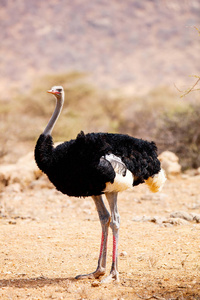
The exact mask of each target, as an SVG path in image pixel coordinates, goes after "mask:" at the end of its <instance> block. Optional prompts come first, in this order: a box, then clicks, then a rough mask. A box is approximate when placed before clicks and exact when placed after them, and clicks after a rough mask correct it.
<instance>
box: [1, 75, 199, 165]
mask: <svg viewBox="0 0 200 300" xmlns="http://www.w3.org/2000/svg"><path fill="white" fill-rule="evenodd" d="M53 85H63V87H64V89H65V92H66V103H65V105H64V108H63V111H62V115H61V117H60V118H59V121H58V122H57V124H56V126H55V129H54V132H53V136H54V140H55V141H61V140H67V139H71V138H75V137H76V135H77V133H78V132H80V131H81V130H83V131H85V132H91V131H94V132H95V131H107V132H120V133H128V134H130V135H133V136H136V137H139V138H143V139H148V140H155V141H156V143H157V145H158V148H159V152H161V151H163V150H166V149H168V150H172V151H174V152H175V153H177V154H178V155H179V156H180V159H181V163H182V165H183V167H184V168H187V167H197V166H198V165H200V157H199V154H198V147H199V143H200V132H199V128H200V126H199V123H200V121H199V120H200V118H199V117H200V106H199V104H198V102H197V101H198V95H197V94H196V95H195V97H196V100H197V101H196V102H195V101H194V99H192V101H189V100H188V99H187V100H186V99H184V100H181V99H180V97H178V96H179V95H178V96H177V94H175V93H174V92H173V91H171V90H170V89H169V88H167V87H159V88H157V89H154V90H152V91H151V92H149V93H147V94H144V95H142V96H134V95H133V96H125V95H124V94H122V93H120V92H119V91H102V90H98V89H97V88H96V87H95V86H94V85H92V84H91V83H90V82H89V80H88V78H87V74H84V73H79V72H71V73H68V74H57V75H48V76H43V77H42V78H38V80H37V81H35V82H34V83H33V86H32V89H31V90H30V91H28V92H27V93H26V94H15V96H14V97H13V99H8V100H6V101H5V100H4V101H3V100H2V101H0V116H1V119H0V129H1V131H0V132H1V133H0V137H1V141H3V143H2V144H1V145H0V158H1V161H5V160H6V162H8V161H9V160H15V159H16V158H17V156H20V155H23V154H25V153H26V152H25V151H26V147H28V150H30V149H33V148H34V144H35V141H36V139H37V137H38V136H39V134H40V133H41V132H42V131H43V129H44V128H45V126H46V124H47V122H48V120H49V118H50V116H51V114H52V111H53V110H54V106H55V101H54V98H53V97H52V96H51V95H49V94H47V93H46V90H48V89H49V88H51V86H53ZM193 95H194V94H193ZM20 143H21V147H20ZM16 144H17V145H18V146H19V149H20V150H19V151H17V150H16V147H15V145H16ZM13 147H14V148H15V149H14V148H13ZM13 149H14V150H13ZM23 149H24V150H23ZM14 151H15V152H17V153H16V154H15V155H14V156H13V158H11V156H12V155H11V154H12V153H13V152H14ZM23 151H24V153H21V152H23ZM9 155H10V156H9ZM5 158H6V159H5Z"/></svg>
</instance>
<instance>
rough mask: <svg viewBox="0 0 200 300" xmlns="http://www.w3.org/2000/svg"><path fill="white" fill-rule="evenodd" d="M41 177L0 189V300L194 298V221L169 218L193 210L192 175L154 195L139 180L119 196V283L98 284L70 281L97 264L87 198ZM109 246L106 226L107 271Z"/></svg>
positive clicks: (94, 224)
mask: <svg viewBox="0 0 200 300" xmlns="http://www.w3.org/2000/svg"><path fill="white" fill-rule="evenodd" d="M42 180H44V182H45V179H44V178H43V179H42ZM41 182H42V181H41ZM41 182H40V184H37V182H36V183H33V184H32V186H31V187H29V188H26V189H23V190H21V188H20V186H19V185H18V184H13V185H10V186H8V187H7V188H6V189H5V190H4V191H3V192H2V193H1V194H0V195H1V196H0V205H1V218H0V299H82V300H83V299H97V300H106V299H113V300H114V299H119V300H123V299H136V300H137V299H158V300H160V299H181V300H183V299H200V243H199V241H200V224H199V223H197V222H195V221H194V220H188V218H187V220H184V219H183V218H176V219H175V218H170V214H171V213H172V212H176V211H178V212H185V213H189V214H190V215H189V216H191V214H192V216H193V215H195V214H198V213H200V194H199V190H200V187H199V184H200V177H199V176H193V177H192V176H189V177H188V176H186V177H185V178H184V177H183V176H182V177H180V178H176V179H173V180H168V181H167V183H166V185H165V187H164V189H163V191H162V192H161V193H160V194H150V193H149V191H148V189H147V187H146V186H145V185H141V186H138V187H136V188H134V189H133V190H132V191H127V192H124V193H121V194H120V195H119V202H118V203H119V205H118V206H119V212H120V216H121V227H120V241H119V272H120V283H111V284H104V285H100V284H99V281H98V280H88V279H87V280H80V281H77V280H75V279H74V277H75V276H76V275H78V274H82V273H89V272H92V271H94V270H95V269H96V266H97V260H98V252H99V246H100V237H101V227H100V223H99V220H98V216H97V212H96V210H95V206H94V204H93V201H92V199H91V198H83V199H77V198H69V197H67V196H64V195H62V194H60V193H59V192H57V191H56V190H55V189H53V188H52V187H51V186H49V187H48V186H47V185H45V184H44V185H42V184H41ZM172 223H175V224H172ZM111 252H112V235H111V231H110V235H109V244H108V262H107V264H108V266H107V273H108V274H109V270H110V265H111V255H112V253H111Z"/></svg>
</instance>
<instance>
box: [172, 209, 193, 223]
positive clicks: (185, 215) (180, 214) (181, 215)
mask: <svg viewBox="0 0 200 300" xmlns="http://www.w3.org/2000/svg"><path fill="white" fill-rule="evenodd" d="M170 218H180V219H183V220H186V221H189V222H191V221H192V220H193V217H192V215H191V214H189V213H187V212H185V211H175V212H173V213H171V214H170Z"/></svg>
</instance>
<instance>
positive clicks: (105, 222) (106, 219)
mask: <svg viewBox="0 0 200 300" xmlns="http://www.w3.org/2000/svg"><path fill="white" fill-rule="evenodd" d="M92 198H93V200H94V203H95V205H96V208H97V212H98V214H99V219H100V222H101V227H102V237H101V246H100V254H99V260H98V265H97V269H96V271H94V272H92V273H90V274H84V275H78V276H76V279H81V278H99V277H100V276H103V275H104V274H105V271H106V253H107V240H108V228H109V224H110V214H109V212H108V211H107V209H106V207H105V204H104V202H103V199H102V196H92Z"/></svg>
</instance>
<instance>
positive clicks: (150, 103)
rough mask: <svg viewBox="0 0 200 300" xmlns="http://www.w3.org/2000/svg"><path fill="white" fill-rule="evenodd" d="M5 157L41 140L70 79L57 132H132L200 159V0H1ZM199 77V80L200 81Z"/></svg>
mask: <svg viewBox="0 0 200 300" xmlns="http://www.w3.org/2000/svg"><path fill="white" fill-rule="evenodd" d="M0 29H1V30H0V40H1V44H0V53H1V63H0V80H1V85H0V163H1V164H7V163H14V162H16V160H17V159H18V158H19V157H21V156H23V155H25V154H26V153H27V152H28V151H31V150H33V149H34V145H35V142H36V140H37V137H38V136H39V134H40V133H42V131H43V129H44V127H45V125H46V124H47V122H48V120H49V118H50V116H51V113H52V112H53V109H54V105H55V102H54V99H53V97H52V96H51V95H49V94H46V90H48V89H50V88H51V86H53V85H63V86H64V88H65V91H66V101H65V105H64V108H63V112H62V114H61V116H60V119H59V121H58V123H57V124H56V126H55V129H54V131H53V137H54V140H55V141H63V140H67V139H71V138H75V137H76V135H77V133H78V132H79V131H80V130H84V131H85V132H90V131H108V132H120V133H128V134H130V135H133V136H136V137H139V138H143V139H148V140H154V141H156V143H157V145H158V150H159V153H160V152H162V151H164V150H170V151H173V152H174V153H176V154H177V155H178V157H179V158H180V163H181V165H182V168H183V169H187V168H197V167H199V166H200V151H199V146H200V91H192V92H191V93H189V94H188V95H187V96H186V97H183V98H181V95H182V94H183V93H184V91H186V90H187V89H189V88H190V87H191V86H192V85H193V84H194V83H195V81H196V78H195V77H193V75H196V76H200V60H199V53H200V35H199V31H198V29H200V0H190V1H189V0H183V1H178V0H143V1H140V0H125V1H119V0H111V1H105V0H93V1H88V0H73V1H69V0H49V1H41V0H29V1H26V0H15V1H13V0H10V1H7V0H0ZM198 87H199V86H197V87H196V88H198Z"/></svg>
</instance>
